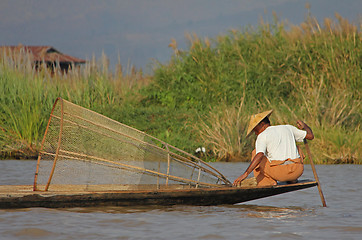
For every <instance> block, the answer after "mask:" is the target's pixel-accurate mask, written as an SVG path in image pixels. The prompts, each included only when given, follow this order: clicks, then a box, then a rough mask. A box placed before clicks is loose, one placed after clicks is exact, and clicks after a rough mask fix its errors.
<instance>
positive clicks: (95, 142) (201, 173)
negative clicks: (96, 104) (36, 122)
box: [33, 98, 231, 191]
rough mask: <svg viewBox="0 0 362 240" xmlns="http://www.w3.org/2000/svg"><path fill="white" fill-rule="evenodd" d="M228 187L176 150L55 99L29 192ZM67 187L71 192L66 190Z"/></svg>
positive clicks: (215, 174)
mask: <svg viewBox="0 0 362 240" xmlns="http://www.w3.org/2000/svg"><path fill="white" fill-rule="evenodd" d="M225 185H226V186H231V182H230V181H229V180H227V179H226V177H225V176H223V175H222V174H221V173H220V172H219V171H218V170H216V169H215V168H213V167H212V166H210V165H209V164H207V163H206V162H204V161H202V160H201V159H199V158H197V157H196V156H194V155H192V154H189V153H187V152H185V151H183V150H181V149H178V148H176V147H174V146H172V145H169V144H168V143H166V142H164V141H161V140H159V139H157V138H155V137H153V136H151V135H148V134H146V133H144V132H142V131H139V130H137V129H135V128H132V127H130V126H128V125H125V124H122V123H120V122H117V121H115V120H112V119H110V118H108V117H106V116H103V115H101V114H99V113H96V112H94V111H91V110H89V109H86V108H83V107H81V106H78V105H76V104H73V103H71V102H69V101H67V100H64V99H62V98H57V99H56V101H55V103H54V105H53V108H52V110H51V114H50V117H49V121H48V124H47V127H46V130H45V133H44V137H43V140H42V143H41V148H40V152H39V156H38V161H37V166H36V172H35V177H34V185H33V190H34V191H48V190H49V189H50V190H56V189H63V190H64V189H67V190H69V189H70V190H73V191H75V190H77V191H79V190H84V191H89V190H95V191H96V190H98V191H100V190H130V189H131V190H132V189H164V188H166V189H167V188H180V187H181V188H199V187H223V186H225ZM69 186H72V187H69Z"/></svg>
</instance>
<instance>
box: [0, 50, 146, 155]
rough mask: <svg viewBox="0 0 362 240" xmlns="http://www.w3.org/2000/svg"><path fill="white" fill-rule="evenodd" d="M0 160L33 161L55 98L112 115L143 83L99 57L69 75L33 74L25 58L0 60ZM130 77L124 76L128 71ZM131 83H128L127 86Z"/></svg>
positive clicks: (41, 71) (4, 56) (45, 71)
mask: <svg viewBox="0 0 362 240" xmlns="http://www.w3.org/2000/svg"><path fill="white" fill-rule="evenodd" d="M0 56H1V57H2V58H1V59H0V154H1V155H2V156H3V157H33V156H36V154H37V152H38V149H39V147H40V142H41V139H42V136H43V134H44V131H45V126H46V123H47V120H48V118H49V114H50V110H51V108H52V105H53V103H54V101H55V99H56V98H57V97H62V98H64V99H67V100H69V101H72V102H74V103H76V104H79V105H82V106H84V107H87V108H90V109H92V110H97V111H98V112H102V111H107V112H108V113H114V111H113V109H114V108H117V107H118V106H119V105H122V102H123V100H122V98H124V96H126V95H127V94H128V92H129V91H130V89H131V88H134V89H136V88H137V85H138V84H139V83H138V82H137V81H140V82H143V85H144V84H145V82H147V81H148V80H147V78H146V77H143V76H142V75H140V74H139V73H138V72H136V71H135V70H134V69H133V70H132V71H133V72H131V73H132V74H133V75H132V76H130V75H126V76H124V75H123V73H122V72H120V70H121V69H120V66H119V67H118V72H117V74H113V73H111V72H110V71H109V70H108V69H109V66H108V65H107V63H108V61H107V60H106V57H105V56H103V57H102V59H101V60H100V61H98V62H96V61H95V59H94V58H93V59H92V60H91V61H90V62H89V63H87V64H86V66H84V67H81V68H77V67H74V66H73V70H69V71H68V72H67V73H64V72H61V70H60V69H54V70H51V69H48V68H47V67H46V66H41V67H40V68H39V69H38V70H35V68H34V66H32V64H31V60H30V57H29V56H27V54H24V53H20V54H18V55H7V54H6V53H3V54H1V55H0ZM127 71H128V70H127ZM129 79H132V81H130V80H129Z"/></svg>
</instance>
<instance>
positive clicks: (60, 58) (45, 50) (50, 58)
mask: <svg viewBox="0 0 362 240" xmlns="http://www.w3.org/2000/svg"><path fill="white" fill-rule="evenodd" d="M0 50H2V51H4V50H5V51H11V52H13V53H15V54H18V53H21V52H25V53H29V54H31V55H32V57H33V60H34V61H37V62H42V61H45V62H59V63H62V62H63V63H85V62H86V61H85V60H83V59H80V58H76V57H72V56H69V55H66V54H63V53H61V52H59V51H58V50H56V49H55V48H53V47H52V46H23V45H18V46H0Z"/></svg>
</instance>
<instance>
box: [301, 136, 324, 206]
mask: <svg viewBox="0 0 362 240" xmlns="http://www.w3.org/2000/svg"><path fill="white" fill-rule="evenodd" d="M304 145H305V149H306V150H307V154H308V157H309V160H310V165H311V167H312V170H313V174H314V178H315V180H316V182H317V183H318V191H319V195H320V197H321V200H322V204H323V207H327V204H326V200H325V199H324V195H323V192H322V188H321V184H320V183H319V179H318V175H317V171H316V169H315V166H314V163H313V159H312V154H311V152H310V149H309V146H308V143H307V139H304Z"/></svg>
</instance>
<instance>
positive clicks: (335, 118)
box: [149, 14, 362, 163]
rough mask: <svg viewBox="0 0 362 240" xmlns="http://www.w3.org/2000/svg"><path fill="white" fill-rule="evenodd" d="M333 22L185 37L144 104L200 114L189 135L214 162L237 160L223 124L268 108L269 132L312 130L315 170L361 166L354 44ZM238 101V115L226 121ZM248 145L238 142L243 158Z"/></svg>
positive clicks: (351, 28) (348, 28) (355, 37)
mask: <svg viewBox="0 0 362 240" xmlns="http://www.w3.org/2000/svg"><path fill="white" fill-rule="evenodd" d="M336 19H337V21H333V20H332V19H325V21H324V26H323V25H322V26H321V25H320V24H319V23H318V22H317V21H316V19H315V18H313V17H311V16H308V18H307V19H306V21H305V22H304V23H302V24H301V25H300V26H286V24H285V23H283V22H279V21H276V22H274V23H272V24H269V23H263V24H261V25H260V26H259V27H258V28H257V29H252V28H248V29H245V30H243V31H239V30H232V31H230V33H229V34H228V35H225V36H219V37H217V38H216V39H213V40H210V39H204V40H201V39H200V38H199V37H198V36H196V35H193V36H187V37H188V39H189V49H188V50H187V51H182V50H179V49H176V47H175V46H176V43H174V44H173V45H172V46H173V47H174V50H175V55H174V57H173V59H172V60H171V61H170V63H169V64H168V65H165V66H162V67H161V68H159V69H158V70H156V72H155V81H156V84H154V85H153V89H152V91H153V92H156V93H155V94H154V95H152V98H150V99H149V100H150V101H153V102H154V103H157V104H161V105H163V106H167V107H169V108H175V109H182V108H196V109H197V110H198V111H199V112H202V114H199V115H200V116H201V119H199V121H200V122H202V123H203V124H201V125H197V126H196V127H195V125H194V128H196V130H197V131H199V135H200V136H201V137H200V138H201V139H202V140H203V141H204V143H206V144H209V145H210V144H211V146H210V149H211V150H212V154H215V155H216V157H217V158H220V159H225V158H226V159H227V158H228V156H233V155H235V153H238V152H243V153H244V152H245V149H244V148H242V149H241V146H240V143H239V142H238V140H236V141H233V143H231V142H230V141H229V139H230V132H234V133H240V127H239V126H236V125H234V127H233V128H234V129H233V131H230V127H231V126H230V124H229V123H228V122H229V121H233V122H237V121H239V122H243V124H247V122H248V120H247V119H248V116H249V115H250V114H252V113H255V112H259V111H263V110H267V109H270V108H274V109H275V110H276V113H275V114H273V116H272V121H273V123H274V124H281V123H282V124H285V123H291V124H295V122H296V120H297V119H302V120H305V121H306V122H307V123H308V124H309V125H310V126H311V127H312V128H313V129H314V130H315V132H316V140H314V141H313V142H314V143H315V144H313V145H312V144H311V145H312V148H313V151H314V152H315V155H316V157H317V159H318V162H319V163H326V162H344V163H362V159H361V150H360V148H359V147H358V146H360V145H361V131H360V122H361V97H360V94H361V89H362V86H361V84H362V81H361V79H362V71H361V69H362V61H361V59H362V54H361V48H362V46H361V40H362V36H361V33H360V31H359V29H358V27H357V26H355V25H353V24H351V23H349V22H348V21H347V20H345V19H343V18H342V17H341V16H339V15H338V14H337V15H336ZM241 98H243V99H244V103H243V111H242V113H241V114H234V116H230V113H229V111H230V109H237V108H238V107H237V105H238V99H241ZM220 103H221V105H222V106H223V109H224V110H223V111H220V109H219V108H218V107H217V106H218V105H220ZM210 108H211V110H205V109H210ZM230 118H233V120H231V119H230ZM238 118H242V120H241V121H240V120H239V119H238ZM205 123H209V124H205ZM252 139H253V138H251V139H241V141H245V142H246V143H245V145H244V146H246V148H249V149H248V151H251V150H252V149H251V148H252V147H250V146H252V144H250V143H251V142H252ZM208 140H209V141H208ZM215 149H217V151H216V150H215ZM226 149H228V150H226ZM225 151H226V152H225ZM221 152H223V153H222V155H223V156H219V154H220V153H221ZM244 155H245V154H244Z"/></svg>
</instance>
